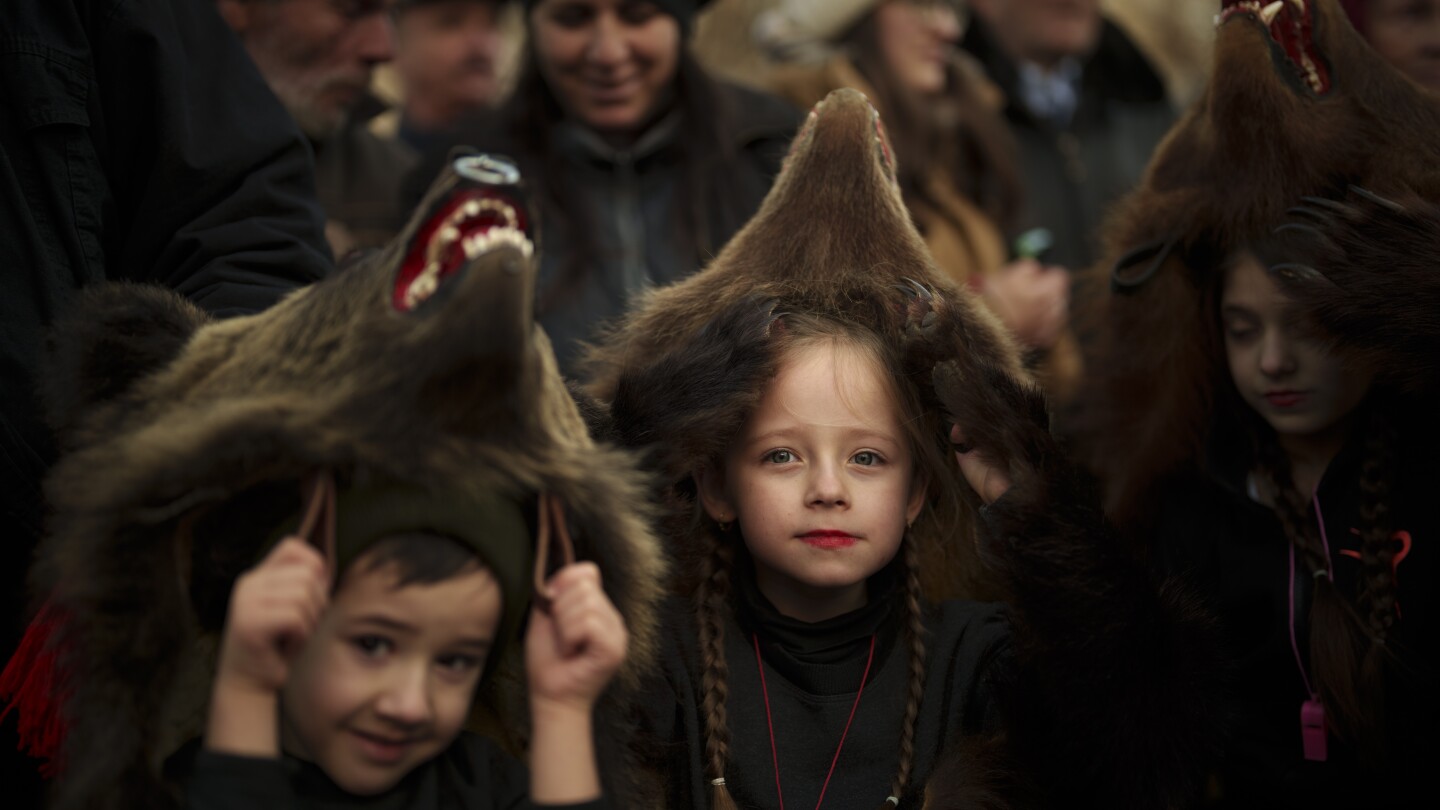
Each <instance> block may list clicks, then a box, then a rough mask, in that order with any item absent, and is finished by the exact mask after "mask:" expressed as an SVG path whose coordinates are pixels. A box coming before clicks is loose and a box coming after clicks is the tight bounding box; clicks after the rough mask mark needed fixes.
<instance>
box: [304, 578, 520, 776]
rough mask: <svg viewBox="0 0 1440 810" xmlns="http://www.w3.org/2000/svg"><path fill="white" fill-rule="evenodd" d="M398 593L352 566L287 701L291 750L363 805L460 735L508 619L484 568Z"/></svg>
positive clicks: (393, 585) (306, 650)
mask: <svg viewBox="0 0 1440 810" xmlns="http://www.w3.org/2000/svg"><path fill="white" fill-rule="evenodd" d="M396 583H397V579H396V576H395V573H394V571H393V570H391V569H390V568H385V567H382V568H379V569H371V568H367V567H366V566H365V565H364V560H363V558H362V560H360V561H357V562H356V563H355V564H352V565H351V566H350V570H349V571H348V572H347V573H346V575H345V576H344V577H343V579H342V580H341V584H340V587H339V589H338V590H337V591H336V593H335V595H334V597H333V599H332V601H331V603H330V607H329V609H328V610H327V611H326V613H325V615H324V617H323V618H322V619H321V621H320V625H319V627H318V628H317V629H316V631H315V634H314V635H313V636H311V638H310V640H309V642H308V643H307V644H306V646H305V648H304V650H302V651H301V653H300V655H299V657H298V658H297V659H296V662H295V667H294V670H293V671H292V674H291V677H290V679H289V681H288V683H287V684H286V686H285V691H284V693H283V700H282V712H283V715H284V718H283V719H284V722H283V741H284V748H285V750H286V751H287V752H289V753H291V754H293V755H295V756H298V757H300V758H302V759H307V760H310V761H312V762H314V763H315V764H316V765H318V766H319V767H320V768H321V769H322V770H324V771H325V773H326V775H327V776H329V777H330V779H331V780H332V781H334V782H335V783H336V784H337V785H338V786H339V787H340V788H342V789H343V790H345V791H347V792H349V793H353V794H356V795H362V796H363V795H374V794H378V793H383V792H385V791H386V790H389V789H390V788H391V787H394V786H395V784H396V783H398V782H399V781H400V780H401V779H403V778H404V777H405V775H406V774H408V773H409V772H410V771H412V770H414V769H415V767H416V766H418V765H421V764H423V763H424V762H426V761H427V760H429V759H431V758H432V757H434V756H436V755H437V754H439V753H440V752H441V751H443V750H445V748H446V747H447V746H449V745H450V743H451V742H452V741H453V740H454V739H455V736H456V735H457V734H459V733H460V730H461V728H462V726H463V725H464V722H465V718H466V716H467V715H468V714H469V710H470V701H471V697H472V696H473V694H474V691H475V686H476V684H478V683H479V680H480V674H481V672H482V671H483V669H484V666H485V658H486V655H487V653H488V651H489V648H490V643H491V641H492V640H493V639H494V636H495V632H496V628H497V626H498V624H499V620H500V612H501V594H500V586H499V584H498V583H497V582H496V581H495V578H494V576H493V575H492V574H491V573H490V571H489V570H487V569H484V568H480V567H479V566H474V567H470V568H466V569H465V570H464V571H463V572H462V573H460V574H457V575H456V576H453V577H450V578H448V579H445V580H442V581H440V582H437V583H434V584H422V583H417V584H411V585H406V586H403V587H398V588H397V587H396Z"/></svg>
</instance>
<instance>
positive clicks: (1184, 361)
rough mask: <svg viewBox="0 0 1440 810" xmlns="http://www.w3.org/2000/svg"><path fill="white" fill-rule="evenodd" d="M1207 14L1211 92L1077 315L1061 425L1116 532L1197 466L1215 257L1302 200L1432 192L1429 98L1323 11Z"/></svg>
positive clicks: (1219, 369) (1435, 177)
mask: <svg viewBox="0 0 1440 810" xmlns="http://www.w3.org/2000/svg"><path fill="white" fill-rule="evenodd" d="M1262 6H1265V8H1264V9H1262ZM1220 7H1221V13H1220V15H1219V16H1218V17H1217V18H1216V20H1217V32H1216V41H1215V60H1214V61H1215V69H1214V73H1213V75H1212V77H1211V79H1210V82H1209V85H1208V86H1207V88H1206V90H1205V93H1204V94H1203V96H1202V97H1201V98H1200V99H1199V100H1198V101H1197V102H1196V103H1195V104H1194V105H1193V106H1192V107H1191V109H1190V110H1189V111H1188V112H1187V114H1186V115H1185V116H1184V117H1183V118H1182V119H1181V120H1180V121H1179V122H1178V123H1177V124H1176V126H1175V127H1174V128H1173V129H1172V130H1171V132H1170V133H1169V135H1167V136H1166V138H1165V140H1164V141H1163V142H1162V143H1161V145H1160V147H1159V148H1158V149H1157V151H1156V153H1155V155H1154V157H1153V158H1152V160H1151V163H1150V165H1149V167H1148V169H1147V171H1146V174H1145V176H1144V178H1143V180H1142V182H1141V184H1140V186H1139V188H1137V189H1136V190H1135V191H1134V192H1132V193H1131V194H1130V195H1129V196H1128V197H1127V198H1126V199H1125V200H1123V201H1122V202H1121V203H1120V204H1119V205H1118V206H1117V208H1116V209H1115V210H1114V211H1113V212H1111V214H1110V217H1109V219H1108V224H1107V228H1106V233H1105V243H1106V258H1105V260H1104V261H1102V262H1101V263H1100V264H1099V265H1097V266H1096V267H1095V268H1093V269H1092V270H1090V271H1088V272H1087V274H1086V277H1085V279H1084V280H1083V283H1084V284H1085V285H1086V286H1087V287H1088V288H1089V289H1090V290H1091V291H1092V294H1090V295H1088V296H1081V297H1080V300H1082V301H1086V306H1085V308H1084V309H1082V310H1081V311H1080V312H1078V313H1077V316H1076V320H1077V323H1078V330H1079V331H1080V333H1081V334H1082V335H1084V336H1085V338H1086V342H1087V352H1086V354H1087V356H1086V362H1085V366H1086V369H1087V375H1088V376H1087V380H1086V387H1087V390H1086V391H1085V392H1084V393H1083V395H1082V396H1081V397H1080V400H1081V402H1082V404H1081V406H1080V407H1079V408H1078V409H1077V413H1076V415H1075V419H1076V421H1075V423H1074V424H1073V425H1072V426H1071V428H1072V429H1073V431H1074V432H1075V433H1076V434H1077V435H1079V436H1081V437H1083V439H1084V441H1085V442H1086V443H1087V444H1089V446H1090V452H1089V453H1088V455H1089V456H1090V461H1091V463H1092V464H1093V466H1094V467H1095V468H1096V471H1097V472H1098V473H1099V474H1100V476H1101V478H1102V479H1103V480H1104V481H1105V483H1106V487H1107V495H1106V499H1107V510H1108V511H1109V512H1110V514H1111V515H1112V516H1114V517H1116V518H1117V519H1119V520H1121V521H1122V522H1124V523H1129V522H1131V521H1132V520H1137V519H1142V515H1143V513H1144V512H1145V511H1146V507H1145V503H1146V501H1147V497H1146V493H1147V492H1148V488H1149V486H1150V484H1152V483H1153V482H1155V481H1156V480H1158V479H1160V478H1161V477H1163V476H1165V475H1167V474H1169V473H1173V472H1176V471H1177V470H1178V469H1179V468H1180V467H1181V466H1183V465H1184V464H1186V463H1187V461H1188V460H1196V459H1203V458H1204V457H1205V442H1206V434H1207V432H1208V431H1209V430H1210V428H1211V421H1210V420H1211V419H1212V414H1213V412H1214V408H1215V402H1216V399H1217V396H1218V392H1220V391H1223V390H1225V389H1224V387H1225V386H1227V385H1229V382H1228V372H1227V370H1226V367H1225V363H1224V356H1225V354H1224V347H1223V345H1222V343H1221V337H1220V333H1219V321H1218V315H1216V313H1217V312H1218V304H1216V303H1215V300H1216V298H1217V296H1218V294H1219V293H1218V291H1219V278H1220V277H1221V273H1222V270H1223V267H1224V263H1225V261H1226V259H1227V258H1228V257H1229V256H1230V255H1231V254H1232V253H1233V252H1234V251H1236V250H1237V249H1240V248H1243V247H1245V246H1247V245H1248V244H1250V243H1251V242H1252V241H1254V240H1257V239H1263V238H1266V237H1268V236H1269V235H1270V234H1271V232H1272V231H1273V230H1274V229H1275V228H1276V227H1277V226H1279V225H1281V224H1282V223H1283V222H1285V220H1286V218H1287V211H1289V210H1290V209H1291V208H1292V207H1293V206H1295V205H1297V204H1299V203H1300V202H1301V198H1302V197H1305V196H1307V195H1321V196H1332V197H1333V196H1340V195H1343V193H1344V192H1345V189H1346V188H1347V186H1351V185H1354V186H1359V187H1362V188H1364V189H1368V190H1369V191H1371V192H1374V193H1377V194H1381V195H1384V196H1386V197H1390V198H1393V199H1400V200H1405V199H1413V198H1415V197H1419V198H1422V199H1426V200H1432V201H1433V200H1437V199H1440V138H1437V137H1436V133H1437V132H1440V98H1437V97H1436V96H1434V95H1433V94H1431V93H1429V92H1428V91H1426V90H1424V89H1423V88H1421V87H1420V86H1419V85H1417V84H1415V83H1414V82H1412V81H1410V80H1409V79H1408V78H1406V77H1405V76H1403V75H1402V74H1401V73H1400V72H1399V71H1397V70H1395V69H1394V68H1392V67H1391V66H1390V65H1389V64H1387V63H1386V62H1385V61H1384V60H1383V59H1382V58H1381V57H1380V56H1379V55H1378V54H1376V53H1375V52H1374V51H1373V50H1372V49H1371V48H1370V46H1369V45H1368V44H1367V43H1366V42H1365V41H1364V39H1362V38H1361V37H1360V35H1359V34H1358V33H1356V31H1355V30H1354V28H1352V27H1351V25H1350V23H1349V22H1348V21H1347V19H1346V17H1345V14H1344V12H1343V11H1342V10H1341V8H1340V7H1339V5H1338V4H1337V3H1336V1H1335V0H1286V1H1285V2H1284V3H1282V4H1262V3H1255V2H1243V1H1242V0H1222V2H1221V3H1220ZM1272 15H1273V16H1272Z"/></svg>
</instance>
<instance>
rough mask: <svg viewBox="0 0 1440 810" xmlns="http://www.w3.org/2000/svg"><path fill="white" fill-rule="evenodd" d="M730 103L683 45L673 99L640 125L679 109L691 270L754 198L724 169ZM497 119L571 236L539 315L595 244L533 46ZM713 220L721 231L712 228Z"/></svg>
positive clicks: (684, 226)
mask: <svg viewBox="0 0 1440 810" xmlns="http://www.w3.org/2000/svg"><path fill="white" fill-rule="evenodd" d="M531 39H532V41H533V37H531ZM730 107H731V105H730V104H728V103H726V99H724V97H723V96H722V95H721V94H720V93H719V92H718V88H717V87H716V84H715V80H714V79H712V78H711V77H710V76H709V75H708V74H706V72H705V70H704V68H702V67H701V66H700V63H699V62H697V61H696V60H695V58H694V56H693V55H692V54H691V53H690V49H689V46H688V45H687V44H683V43H682V44H681V46H680V59H679V63H678V66H677V68H676V75H675V83H674V92H673V95H672V97H671V100H670V101H669V103H668V106H664V107H662V109H661V110H660V111H658V113H657V115H656V117H655V119H653V120H652V121H647V122H645V125H647V126H648V125H649V124H652V123H654V120H658V119H659V118H660V117H661V116H663V115H665V114H666V113H668V112H669V111H670V110H674V109H678V110H679V113H680V125H679V126H680V131H679V134H678V136H677V137H676V139H675V146H674V148H675V149H677V150H679V160H680V161H681V163H682V164H683V165H684V167H685V170H684V175H683V177H682V178H681V181H680V186H679V188H678V189H677V197H676V198H677V199H678V200H679V201H680V204H679V205H678V206H677V207H676V209H675V211H674V230H673V232H674V233H675V234H676V236H677V237H678V239H679V241H680V244H681V246H682V248H687V249H689V250H693V251H694V254H695V261H696V267H699V266H700V265H701V264H702V263H703V262H704V261H705V260H706V259H708V258H709V257H710V256H712V255H713V254H714V253H715V252H716V251H717V250H719V249H720V247H721V244H720V240H722V239H725V238H728V236H729V234H730V233H732V232H734V231H736V230H738V229H739V227H740V226H741V225H742V224H744V220H745V218H746V217H748V216H749V214H750V213H751V211H750V208H749V206H752V205H753V203H754V201H753V200H744V199H742V198H741V190H740V189H739V188H738V187H737V184H736V182H735V180H734V172H733V171H729V170H727V169H729V168H730V167H731V166H732V164H733V161H734V159H735V157H736V144H734V143H731V142H729V141H727V140H725V138H723V137H722V136H721V134H722V133H727V132H731V131H733V127H732V126H731V125H730V122H731V121H732V120H733V119H734V118H735V116H736V114H737V111H735V110H733V109H730ZM500 116H501V120H502V121H503V122H504V126H505V127H506V130H507V131H506V132H505V135H506V139H507V140H508V141H509V142H510V143H511V144H512V148H513V149H514V150H515V151H516V152H517V153H516V154H514V155H512V157H514V158H515V159H516V160H517V161H518V162H519V164H520V170H521V174H522V175H523V176H525V177H530V178H539V181H538V184H537V188H536V189H535V191H536V193H537V195H538V200H537V201H538V202H539V203H540V210H541V212H542V214H543V215H544V216H547V217H550V218H553V219H557V220H560V221H561V222H563V223H564V224H565V225H566V228H567V230H568V231H569V232H570V233H571V234H572V235H573V236H572V239H571V240H570V242H569V244H567V245H566V246H565V247H566V250H565V253H566V255H565V259H564V261H563V262H562V264H561V269H560V275H559V277H558V278H557V279H556V280H555V281H554V282H552V284H551V285H550V287H549V289H546V290H542V291H540V300H539V310H540V312H542V313H543V312H545V311H546V310H548V309H549V308H550V307H551V306H552V305H553V304H554V303H556V302H557V301H560V300H563V299H564V298H565V297H566V296H567V295H569V294H571V293H572V292H573V291H574V289H575V288H577V287H578V286H579V284H580V282H581V280H582V278H583V276H584V274H585V272H586V269H587V267H586V258H587V257H589V256H593V255H594V254H595V251H596V250H597V249H598V248H597V246H596V241H597V240H596V238H595V235H594V224H593V222H592V221H591V220H592V217H591V215H590V213H589V212H588V211H585V210H584V209H583V207H581V206H580V205H578V204H577V203H576V201H575V197H574V195H572V194H568V193H567V189H566V185H565V179H566V176H567V173H566V171H565V169H564V167H563V166H562V164H561V161H562V158H561V156H560V155H559V154H558V153H557V151H556V150H555V149H554V148H553V134H554V130H555V127H556V126H557V125H558V124H560V123H561V122H562V121H564V120H565V118H566V115H565V111H564V108H563V107H562V106H561V104H560V101H559V99H557V98H556V97H555V94H554V93H553V92H552V91H551V90H550V86H549V85H548V84H547V83H546V81H545V78H544V76H543V75H541V73H540V66H539V62H538V59H537V57H536V55H535V50H534V46H533V44H532V45H527V46H526V52H525V56H524V57H523V60H522V67H521V73H520V76H519V78H518V79H517V80H516V85H515V89H514V91H513V92H512V93H511V95H510V97H509V99H508V100H507V101H506V102H505V104H504V105H503V106H502V107H501V110H500ZM717 222H718V223H721V228H723V229H724V230H725V232H724V233H719V234H717V233H715V232H714V231H715V230H716V227H715V225H714V224H715V223H717ZM544 224H545V223H544V222H542V223H541V227H542V228H543V227H544Z"/></svg>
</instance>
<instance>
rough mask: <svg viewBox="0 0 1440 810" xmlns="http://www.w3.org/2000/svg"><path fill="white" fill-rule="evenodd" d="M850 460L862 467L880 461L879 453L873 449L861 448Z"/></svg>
mask: <svg viewBox="0 0 1440 810" xmlns="http://www.w3.org/2000/svg"><path fill="white" fill-rule="evenodd" d="M851 460H852V461H854V462H855V463H856V464H859V465H860V466H862V467H873V466H875V465H876V464H879V463H880V454H879V453H876V452H875V451H873V450H861V451H860V452H858V453H856V454H855V456H854V457H853V458H852V459H851Z"/></svg>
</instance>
